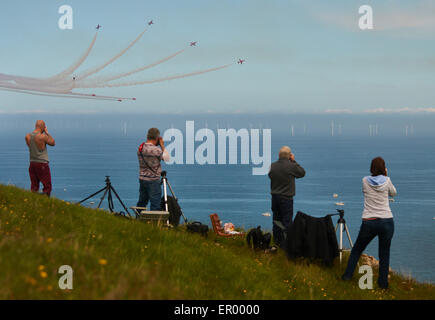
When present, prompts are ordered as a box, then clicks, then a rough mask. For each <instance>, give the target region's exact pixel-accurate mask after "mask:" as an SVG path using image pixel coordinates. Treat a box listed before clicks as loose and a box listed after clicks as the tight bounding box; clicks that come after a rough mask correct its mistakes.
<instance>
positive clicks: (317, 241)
mask: <svg viewBox="0 0 435 320" xmlns="http://www.w3.org/2000/svg"><path fill="white" fill-rule="evenodd" d="M285 250H286V251H287V256H288V258H290V259H294V258H297V257H305V258H313V259H321V260H323V262H324V263H325V264H327V265H331V264H332V262H333V260H334V258H335V257H337V256H338V254H339V251H338V243H337V236H336V234H335V229H334V225H333V223H332V219H331V217H330V216H325V217H323V218H315V217H311V216H309V215H307V214H305V213H303V212H300V211H298V213H297V215H296V218H295V220H294V221H293V224H292V225H291V226H290V228H289V230H288V233H287V243H286V247H285Z"/></svg>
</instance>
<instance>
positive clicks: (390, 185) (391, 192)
mask: <svg viewBox="0 0 435 320" xmlns="http://www.w3.org/2000/svg"><path fill="white" fill-rule="evenodd" d="M388 195H389V196H390V197H395V196H396V195H397V190H396V188H395V187H394V185H393V183H392V182H391V179H390V181H389V183H388Z"/></svg>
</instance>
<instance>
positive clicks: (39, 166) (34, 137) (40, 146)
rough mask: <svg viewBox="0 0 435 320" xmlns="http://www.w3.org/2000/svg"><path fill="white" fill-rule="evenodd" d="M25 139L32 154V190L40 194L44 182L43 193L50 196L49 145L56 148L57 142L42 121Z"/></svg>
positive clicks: (37, 123) (37, 122)
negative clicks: (40, 184) (40, 185)
mask: <svg viewBox="0 0 435 320" xmlns="http://www.w3.org/2000/svg"><path fill="white" fill-rule="evenodd" d="M25 139H26V144H27V146H28V147H29V153H30V166H29V176H30V182H31V186H30V189H31V190H32V191H33V192H38V190H39V183H40V182H42V185H43V186H44V188H43V189H42V192H43V193H44V194H46V195H47V196H50V194H51V189H52V186H51V173H50V167H49V165H48V163H49V160H48V153H47V145H49V146H52V147H54V145H55V141H54V139H53V137H52V136H51V135H50V134H49V133H48V130H47V126H46V125H45V122H44V121H42V120H38V121H36V124H35V130H33V132H31V133H28V134H26V137H25Z"/></svg>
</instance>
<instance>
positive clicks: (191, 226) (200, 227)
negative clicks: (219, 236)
mask: <svg viewBox="0 0 435 320" xmlns="http://www.w3.org/2000/svg"><path fill="white" fill-rule="evenodd" d="M187 231H189V232H194V233H195V232H196V233H200V234H201V235H203V236H204V237H207V234H208V226H207V225H205V224H202V223H201V222H199V221H194V222H192V223H188V224H187Z"/></svg>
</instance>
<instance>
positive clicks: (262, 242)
mask: <svg viewBox="0 0 435 320" xmlns="http://www.w3.org/2000/svg"><path fill="white" fill-rule="evenodd" d="M271 239H272V235H271V234H270V232H267V233H263V232H262V231H261V226H258V227H257V228H254V229H251V230H249V232H248V235H247V237H246V241H247V242H248V246H249V247H251V248H253V249H269V248H270V241H271ZM251 242H252V243H251Z"/></svg>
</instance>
